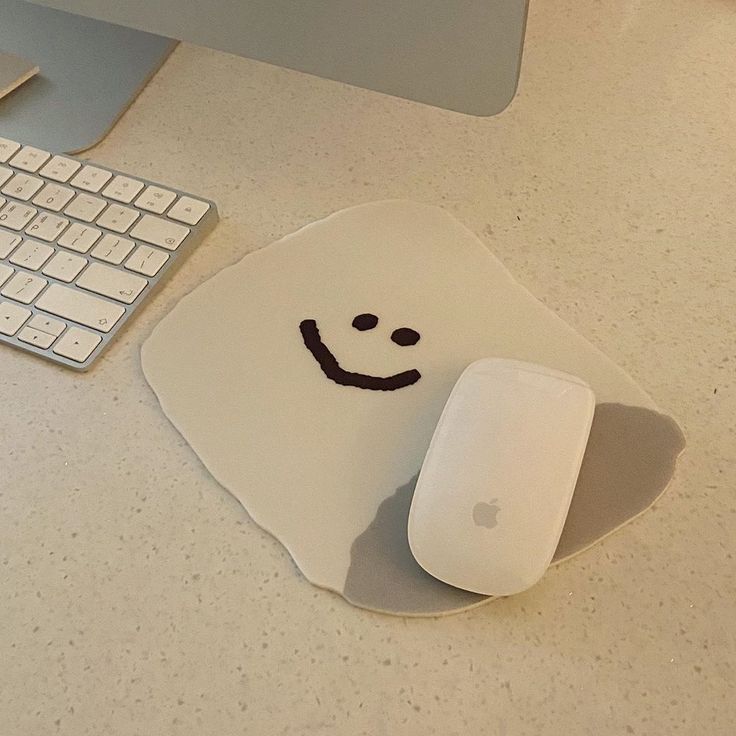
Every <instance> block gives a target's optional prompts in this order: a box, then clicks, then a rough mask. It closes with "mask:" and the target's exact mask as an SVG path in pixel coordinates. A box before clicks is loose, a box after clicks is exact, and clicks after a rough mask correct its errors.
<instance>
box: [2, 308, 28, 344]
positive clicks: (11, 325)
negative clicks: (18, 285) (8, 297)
mask: <svg viewBox="0 0 736 736" xmlns="http://www.w3.org/2000/svg"><path fill="white" fill-rule="evenodd" d="M30 316H31V310H30V309H24V308H23V307H19V306H18V305H17V304H11V303H10V302H0V335H8V336H11V335H15V333H16V332H18V330H19V329H20V328H21V326H22V325H23V323H24V322H25V321H26V320H27V319H28V318H29V317H30Z"/></svg>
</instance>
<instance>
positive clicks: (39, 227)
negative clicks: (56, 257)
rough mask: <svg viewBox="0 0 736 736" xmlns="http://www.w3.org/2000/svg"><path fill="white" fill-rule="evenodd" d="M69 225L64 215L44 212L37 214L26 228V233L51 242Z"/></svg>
mask: <svg viewBox="0 0 736 736" xmlns="http://www.w3.org/2000/svg"><path fill="white" fill-rule="evenodd" d="M68 225H69V220H67V219H66V217H59V216H58V215H50V214H48V213H46V212H42V213H41V214H39V215H38V216H37V217H36V219H35V220H34V221H33V222H32V223H31V224H30V225H29V226H28V227H27V228H26V234H27V235H32V236H33V237H34V238H38V239H39V240H45V241H46V242H47V243H52V242H53V241H54V240H56V238H58V237H59V235H61V234H62V233H63V232H64V230H66V228H67V227H68Z"/></svg>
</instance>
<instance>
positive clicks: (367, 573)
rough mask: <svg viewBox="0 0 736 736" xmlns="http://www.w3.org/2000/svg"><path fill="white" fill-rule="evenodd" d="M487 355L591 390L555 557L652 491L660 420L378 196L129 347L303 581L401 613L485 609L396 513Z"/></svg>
mask: <svg viewBox="0 0 736 736" xmlns="http://www.w3.org/2000/svg"><path fill="white" fill-rule="evenodd" d="M489 356H498V357H505V358H516V359H519V360H525V361H530V362H535V363H541V364H543V365H546V366H549V367H551V368H557V369H559V370H562V371H565V372H568V373H572V374H574V375H578V376H580V377H581V378H583V379H584V380H585V381H587V382H588V383H589V384H590V385H591V387H592V388H593V390H594V391H595V394H596V399H597V405H596V411H595V418H594V423H593V429H592V434H591V438H590V441H589V444H588V447H587V451H586V456H585V460H584V462H583V468H582V471H581V475H580V478H579V481H578V484H577V486H576V490H575V495H574V497H573V501H572V507H571V509H570V513H569V517H568V519H567V522H566V526H565V530H564V532H563V535H562V539H561V541H560V544H559V547H558V549H557V553H556V556H555V560H556V561H560V560H563V559H565V558H567V557H570V556H571V555H574V554H576V553H578V552H580V551H581V550H583V549H585V548H586V547H588V546H590V545H592V544H593V543H594V542H596V541H598V540H599V539H601V538H602V537H604V536H605V535H607V534H608V533H610V532H611V531H613V530H615V529H616V528H618V527H620V526H621V525H622V524H624V523H626V522H627V521H629V520H631V519H633V518H634V517H635V516H637V515H638V514H640V513H641V512H642V511H644V510H645V509H646V508H647V507H648V506H650V505H651V504H652V502H653V501H654V500H655V499H656V498H657V497H658V496H659V495H660V494H661V493H662V492H663V490H664V489H665V487H666V486H667V483H668V482H669V480H670V478H671V476H672V473H673V471H674V467H675V460H676V458H677V456H678V455H679V453H680V452H681V450H682V448H683V445H684V441H683V436H682V433H681V432H680V430H679V428H678V427H677V425H676V424H675V422H674V421H673V420H672V419H671V418H669V417H667V416H665V415H663V414H661V413H660V412H659V411H658V410H657V408H656V406H655V405H654V403H653V402H652V400H651V399H650V398H649V396H647V394H646V393H644V391H642V390H641V389H640V388H639V387H638V386H637V385H636V384H635V383H634V382H633V381H632V380H631V379H630V378H629V377H628V376H627V375H626V374H625V373H624V372H623V371H622V370H621V369H619V368H617V367H616V366H615V365H614V364H613V363H612V362H611V361H610V360H609V359H608V358H606V357H605V356H604V355H603V354H602V353H601V352H599V351H598V350H597V349H596V348H594V347H593V346H592V345H590V344H589V343H588V342H586V340H584V339H583V338H582V337H581V336H580V335H579V334H577V333H576V332H575V331H574V330H573V329H572V328H570V327H569V326H568V325H567V324H566V323H565V322H563V321H562V320H561V319H559V318H558V317H557V316H555V314H553V313H552V312H551V311H549V310H548V309H547V308H546V307H545V306H543V305H542V304H541V303H540V302H538V301H537V300H536V299H535V298H534V297H533V296H532V295H531V294H530V293H529V292H528V291H526V289H524V288H523V287H522V286H520V285H519V284H518V283H516V282H515V281H514V279H513V278H512V277H511V275H510V274H509V273H508V271H506V269H505V268H504V267H503V266H502V265H501V263H500V262H499V261H498V260H497V259H496V258H494V257H493V256H492V255H491V254H490V253H489V252H488V250H487V248H486V247H485V246H484V245H483V244H482V243H481V242H480V241H479V240H478V239H477V238H476V237H475V236H474V235H473V234H472V233H471V232H470V231H468V230H467V229H466V228H465V227H463V226H462V225H461V224H460V223H459V222H457V221H456V220H454V219H453V218H452V217H451V216H450V215H449V214H447V213H446V212H445V211H443V210H441V209H437V208H434V207H429V206H426V205H422V204H416V203H412V202H404V201H387V202H376V203H372V204H366V205H362V206H358V207H353V208H351V209H347V210H343V211H341V212H338V213H336V214H334V215H332V216H331V217H328V218H326V219H325V220H321V221H319V222H316V223H314V224H312V225H309V226H307V227H305V228H303V229H302V230H299V231H298V232H296V233H294V234H293V235H289V236H287V237H285V238H283V239H282V240H280V241H278V242H277V243H274V244H273V245H271V246H269V247H268V248H265V249H263V250H261V251H258V252H256V253H253V254H251V255H248V256H246V257H245V258H244V259H243V260H242V261H240V262H239V263H237V264H236V265H234V266H231V267H229V268H226V269H224V270H223V271H221V272H220V273H219V274H217V275H216V276H215V277H214V278H211V279H210V280H209V281H207V282H206V283H204V284H202V285H201V286H200V287H198V288H197V289H195V290H194V291H193V292H192V293H191V294H189V295H188V296H187V297H185V298H184V299H182V300H181V302H180V303H179V304H178V305H177V306H176V307H175V308H174V309H173V310H172V312H171V313H170V314H169V315H168V316H167V317H165V318H164V319H163V320H162V321H161V323H160V324H159V325H158V326H157V327H156V329H155V330H154V331H153V334H152V335H151V337H150V338H149V339H148V340H147V341H146V342H145V344H144V345H143V349H142V361H143V369H144V371H145V375H146V378H147V379H148V381H149V383H150V384H151V386H152V387H153V390H154V391H155V392H156V394H157V396H158V398H159V400H160V402H161V406H162V407H163V410H164V412H165V413H166V415H167V416H168V417H169V418H170V420H171V421H172V422H173V423H174V425H175V426H176V427H177V429H178V430H179V431H180V432H181V433H182V435H183V436H184V437H185V438H186V440H187V441H188V442H189V444H190V445H191V446H192V448H193V449H194V450H195V452H196V453H197V454H198V455H199V457H200V458H201V460H202V461H203V462H204V464H205V465H206V466H207V468H208V469H209V470H210V472H211V473H212V474H213V475H214V477H215V478H216V479H217V480H218V481H219V482H220V483H221V484H222V485H223V486H224V487H225V488H226V489H227V490H229V491H230V492H231V493H232V494H234V495H235V496H236V497H237V498H238V499H239V500H240V502H241V503H242V504H243V505H244V506H245V508H246V509H247V511H248V512H249V514H250V515H251V516H252V517H253V519H254V520H255V521H256V522H257V523H258V524H259V525H260V526H261V527H263V528H264V529H266V530H267V531H269V532H271V533H272V534H273V535H275V536H276V537H277V538H278V539H279V540H280V541H281V542H282V543H283V544H284V546H285V547H286V548H287V549H288V550H289V552H290V553H291V555H292V557H293V558H294V560H295V561H296V563H297V565H298V566H299V568H300V569H301V570H302V571H303V573H304V575H305V576H306V577H307V578H308V579H309V580H310V581H311V582H312V583H314V584H315V585H319V586H321V587H324V588H329V589H330V590H334V591H336V592H337V593H339V594H341V595H343V596H344V597H345V598H346V599H347V600H348V601H350V602H351V603H354V604H355V605H357V606H361V607H364V608H370V609H374V610H380V611H385V612H389V613H397V614H409V615H437V614H440V613H449V612H453V611H458V610H462V609H464V608H468V607H470V606H473V605H477V604H479V603H482V602H483V601H485V600H487V598H484V597H483V596H479V595H477V594H474V593H468V592H465V591H462V590H458V589H456V588H453V587H451V586H449V585H446V584H444V583H441V582H439V581H438V580H435V579H434V578H432V577H430V576H429V575H428V574H427V573H425V572H424V571H423V570H422V569H421V568H420V567H419V566H418V565H417V564H416V562H415V561H414V559H413V557H412V556H411V552H410V550H409V545H408V542H407V532H406V523H407V515H408V511H409V505H410V502H411V496H412V491H413V488H414V483H415V481H416V477H417V473H418V471H419V468H420V467H421V464H422V460H423V458H424V454H425V452H426V450H427V447H428V445H429V441H430V439H431V437H432V432H433V430H434V427H435V424H436V423H437V420H438V418H439V415H440V413H441V411H442V407H443V405H444V403H445V401H446V399H447V397H448V395H449V393H450V390H451V388H452V386H453V384H454V383H455V381H456V380H457V378H458V377H459V375H460V373H461V372H462V370H463V369H464V368H465V367H466V366H467V365H468V364H469V363H471V362H472V361H474V360H476V359H478V358H482V357H489ZM491 495H492V493H491Z"/></svg>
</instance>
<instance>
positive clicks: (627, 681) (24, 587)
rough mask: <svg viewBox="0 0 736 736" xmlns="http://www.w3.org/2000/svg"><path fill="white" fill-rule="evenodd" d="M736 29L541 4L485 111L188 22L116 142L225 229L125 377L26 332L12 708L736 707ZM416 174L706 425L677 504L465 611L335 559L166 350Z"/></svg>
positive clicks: (311, 724)
mask: <svg viewBox="0 0 736 736" xmlns="http://www.w3.org/2000/svg"><path fill="white" fill-rule="evenodd" d="M735 48H736V14H735V13H734V8H733V5H732V4H730V3H727V2H723V1H722V0H721V1H719V2H715V1H714V0H705V1H704V2H700V3H694V2H684V0H674V2H670V3H655V2H641V1H640V0H632V1H631V2H623V3H614V2H607V3H573V2H571V0H563V2H559V3H546V4H545V3H538V2H535V3H532V7H531V11H530V17H529V26H528V37H527V44H526V50H525V57H524V63H523V69H522V79H521V85H520V90H519V94H518V96H517V98H516V99H515V101H514V102H513V103H512V105H511V106H510V107H509V108H508V109H507V110H506V111H505V112H504V113H503V114H501V115H499V116H497V117H495V118H490V119H476V118H471V117H465V116H462V115H458V114H456V113H452V112H447V111H442V110H436V109H432V108H429V107H425V106H422V105H419V104H414V103H411V102H407V101H402V100H396V99H393V98H389V97H386V96H382V95H379V94H376V93H372V92H367V91H364V90H358V89H353V88H350V87H347V86H344V85H340V84H337V83H333V82H328V81H324V80H319V79H314V78H310V77H307V76H304V75H301V74H297V73H294V72H289V71H285V70H282V69H277V68H273V67H269V66H266V65H263V64H259V63H255V62H251V61H248V60H245V59H240V58H235V57H231V56H228V55H225V54H221V53H217V52H213V51H207V50H203V49H199V48H193V47H190V46H182V47H180V48H179V49H178V50H177V51H176V52H175V53H174V55H173V56H172V57H171V59H170V60H169V61H168V62H167V63H166V65H165V66H164V68H163V69H162V70H161V72H160V73H159V74H158V75H157V76H156V77H155V79H154V80H153V82H152V83H151V84H150V85H149V86H148V88H147V89H146V90H145V91H144V93H143V94H142V95H141V96H140V98H139V99H138V101H137V102H136V103H135V104H134V106H133V107H132V108H131V110H130V111H129V112H128V113H127V114H126V115H125V116H124V118H123V119H122V120H121V121H120V123H119V124H118V125H117V126H116V128H115V129H114V131H113V132H112V133H111V134H110V135H109V136H108V138H107V139H106V140H105V141H104V142H103V143H102V144H101V145H99V146H98V147H97V148H96V149H94V150H93V151H91V152H89V153H88V154H87V155H89V156H90V157H92V158H94V159H96V160H98V161H99V162H101V163H104V164H107V165H110V166H113V167H116V168H119V169H123V170H128V171H130V172H131V173H133V174H136V173H138V174H139V175H141V176H143V177H146V178H150V179H153V180H157V181H161V182H162V183H170V184H171V185H174V186H178V187H180V188H182V189H185V190H190V191H192V192H201V193H202V194H203V195H206V196H208V197H211V198H212V199H214V200H216V201H217V202H218V203H219V206H220V210H221V215H222V222H221V223H220V225H219V226H218V228H217V229H216V231H215V232H214V233H213V234H212V236H211V237H210V238H209V239H208V240H207V241H206V243H205V244H204V245H203V246H202V247H200V248H199V249H198V250H197V251H196V252H195V253H194V254H193V255H192V257H191V258H190V259H189V261H188V262H187V263H186V264H185V265H184V267H183V268H182V270H181V271H180V272H179V273H178V274H177V275H176V276H175V277H174V278H173V279H172V281H171V282H170V283H169V284H168V285H167V286H166V288H165V289H164V290H163V291H162V292H161V293H160V294H159V295H158V296H157V297H156V299H155V301H154V302H152V303H151V304H150V305H149V306H148V307H147V308H146V309H145V310H144V311H143V312H142V313H141V314H140V316H139V317H138V318H137V319H136V321H135V322H134V324H133V325H132V326H131V327H130V328H129V329H127V330H126V331H125V332H124V333H123V334H122V335H121V337H120V339H119V340H118V341H117V343H116V345H115V346H114V347H113V348H112V349H111V350H110V351H109V352H108V353H107V355H106V357H105V358H104V359H103V360H102V361H101V363H100V364H99V365H98V366H97V368H96V369H94V370H93V371H92V372H91V373H89V374H87V375H78V374H74V373H71V372H67V371H64V370H62V369H57V368H55V367H54V366H52V365H50V364H47V363H45V362H43V361H39V360H35V359H33V358H31V357H29V356H27V355H24V354H21V353H20V352H15V351H11V350H9V349H5V350H3V351H2V357H1V360H2V372H1V378H0V407H2V421H1V422H0V437H1V438H2V439H1V442H0V446H1V447H2V454H3V461H2V469H1V470H0V663H2V665H1V666H0V734H2V736H50V735H54V734H63V735H64V736H86V735H89V736H152V735H155V736H203V735H205V734H207V735H209V734H218V736H229V735H230V734H233V735H236V734H256V735H259V736H260V735H266V734H268V736H275V735H276V734H290V735H292V734H340V735H341V736H342V735H346V736H353V735H357V734H367V735H368V734H369V735H370V736H382V735H384V734H385V735H391V736H394V735H395V734H410V735H414V734H417V735H418V736H419V735H421V736H429V735H430V734H438V735H441V736H451V735H452V734H463V735H468V734H473V735H474V734H484V735H485V734H498V735H500V736H505V735H509V736H510V735H520V734H530V735H534V736H539V735H540V734H545V735H546V734H553V735H555V734H566V735H569V736H576V735H578V734H581V735H582V734H591V733H596V734H599V735H601V736H602V735H603V734H640V735H641V734H652V735H656V736H661V735H663V734H668V735H669V734H698V735H701V734H708V735H709V736H716V735H720V734H723V735H724V736H725V735H731V734H733V733H736V697H735V695H736V693H735V692H734V691H735V689H736V685H735V683H736V665H735V664H734V663H735V662H736V641H735V638H736V637H735V633H734V631H735V627H736V623H735V622H736V583H735V581H734V553H735V551H736V534H735V533H734V528H735V526H736V497H735V490H734V487H735V482H736V462H735V459H734V456H735V454H736V453H735V452H734V450H735V449H736V433H735V432H734V428H735V427H736V381H735V380H734V368H735V367H736V297H735V296H734V292H735V288H734V285H735V283H736V206H735V205H736V173H735V172H736V143H735V141H736V134H735V133H734V131H735V130H736V127H735V125H734V123H735V122H736V81H735V80H736V53H734V49H735ZM387 197H403V198H409V199H415V200H419V201H423V202H428V203H432V204H438V205H441V206H443V207H445V208H447V209H448V210H449V211H450V212H451V213H452V214H454V215H455V216H456V217H458V218H459V219H460V220H462V221H463V222H465V223H466V224H467V225H468V226H469V227H470V228H471V229H472V230H474V231H475V232H476V233H478V235H479V236H480V237H481V238H482V239H483V241H484V242H485V243H486V244H487V245H488V247H489V248H490V249H492V250H493V251H494V253H496V254H497V255H498V256H499V257H500V258H501V259H502V260H503V261H504V262H505V263H506V265H507V266H508V267H509V268H510V269H511V271H512V272H513V273H514V275H515V276H516V277H517V278H518V279H519V280H520V281H521V282H522V283H524V284H525V285H526V286H527V287H528V288H529V289H531V291H532V292H533V293H534V294H536V295H537V296H538V297H539V298H540V299H542V300H543V301H544V302H545V303H546V304H547V305H548V306H549V307H550V308H552V309H553V310H555V311H556V312H557V313H558V314H560V315H561V316H562V317H563V318H564V319H566V320H567V321H568V322H569V323H570V324H572V325H573V326H574V327H575V328H577V329H578V330H579V331H580V332H581V333H582V334H583V335H585V336H586V337H587V338H588V339H589V340H590V341H591V342H592V343H594V344H595V345H596V346H598V347H600V348H601V349H602V350H604V351H605V352H606V353H607V354H608V355H609V356H610V357H611V358H612V359H613V360H614V361H616V362H617V363H618V364H619V365H621V366H623V367H624V368H625V369H626V370H627V371H628V372H629V373H630V374H631V375H633V376H634V377H635V379H636V380H637V381H639V382H640V383H641V385H642V386H643V387H644V388H645V389H647V390H648V391H649V392H650V393H651V394H652V396H653V397H654V398H655V400H656V401H657V402H658V404H659V405H660V406H661V407H662V408H663V409H664V410H665V411H667V412H670V413H672V414H674V415H675V416H676V417H677V418H678V419H679V420H680V421H681V423H682V425H683V428H684V429H685V431H686V433H687V436H688V441H689V445H688V448H687V450H686V453H685V455H684V456H683V457H682V459H681V462H680V465H679V469H678V472H677V476H676V478H675V481H674V482H673V484H672V486H671V488H670V490H669V492H668V493H667V494H666V495H665V496H664V497H663V498H662V499H661V500H660V502H659V503H657V505H656V507H655V508H654V509H653V510H652V511H650V512H649V513H647V514H645V515H644V516H642V517H641V518H640V519H638V520H636V521H635V522H634V523H632V524H630V525H629V526H628V527H626V528H625V529H624V530H622V531H620V532H618V533H617V534H615V535H614V536H612V537H610V538H608V539H606V540H605V541H604V542H602V543H601V544H599V545H597V546H596V547H595V548H593V549H591V550H589V551H588V552H586V553H585V554H583V555H581V556H580V557H578V558H577V559H575V560H573V561H571V562H569V563H566V564H564V565H562V566H560V567H558V568H556V569H554V570H551V571H550V572H549V573H548V574H547V576H546V577H545V578H544V580H543V581H542V582H541V583H540V584H539V585H537V586H536V587H535V588H533V589H532V590H530V591H528V592H527V593H525V594H523V595H519V596H517V597H514V598H511V599H506V600H502V601H497V602H495V603H492V604H490V605H488V606H485V607H482V608H479V609H476V610H473V611H470V612H468V613H465V614H461V615H457V616H452V617H449V618H445V619H428V620H408V619H400V618H391V617H388V616H383V615H378V614H372V613H367V612H365V611H362V610H358V609H355V608H352V607H351V606H349V605H348V604H346V603H345V602H344V601H343V600H342V599H340V598H338V597H337V596H336V595H333V594H331V593H327V592H324V591H321V590H318V589H316V588H314V587H312V586H311V585H309V584H308V583H307V582H305V580H304V579H303V578H302V577H301V576H300V574H299V573H298V571H297V570H296V568H295V566H294V564H293V563H292V562H291V560H290V558H289V556H288V554H287V553H286V552H285V551H284V549H283V548H282V547H281V546H280V545H279V543H278V542H276V541H275V540H274V539H272V538H271V537H269V536H268V535H267V534H266V533H264V532H262V531H261V530H260V529H258V528H257V527H256V526H255V524H253V523H252V522H251V521H250V520H249V518H248V516H247V514H246V513H245V512H244V511H243V509H242V508H241V507H240V506H239V505H238V504H237V503H236V502H235V501H234V499H233V498H232V497H230V496H229V495H228V494H227V493H226V492H225V491H223V490H222V488H221V487H220V486H218V484H217V483H215V481H214V480H212V478H211V477H210V476H209V475H208V473H207V472H206V471H205V470H204V468H203V467H202V465H201V464H200V463H199V461H198V459H197V458H196V456H195V455H194V454H193V452H192V451H191V450H190V449H189V448H188V446H187V445H186V444H185V443H184V441H183V440H182V439H181V438H180V436H179V435H178V434H177V432H176V431H175V430H174V429H173V427H172V426H171V425H170V424H169V422H168V421H167V420H166V419H165V417H164V416H163V414H162V413H161V411H160V410H159V408H158V406H157V402H156V399H155V397H154V395H153V393H152V392H151V391H150V390H149V388H148V387H147V385H146V383H145V381H144V379H143V376H142V373H141V369H140V361H139V348H140V345H141V342H142V341H143V340H144V339H145V337H146V336H147V335H148V334H149V333H150V331H151V329H152V328H153V326H154V325H155V324H156V323H157V321H158V320H159V319H160V318H161V317H162V316H163V315H164V314H165V313H166V312H167V311H168V310H170V309H171V308H172V307H173V305H174V304H176V302H177V300H178V299H179V298H181V297H182V296H183V295H184V294H186V293H187V292H188V291H190V290H191V289H192V288H193V287H195V286H196V285H197V284H199V283H201V282H202V281H203V280H204V279H205V278H207V277H208V276H210V275H211V274H213V273H215V272H216V271H218V270H219V269H221V268H222V267H223V266H226V265H228V264H230V263H233V262H234V261H236V260H238V259H240V258H241V257H242V256H243V255H245V254H246V253H248V252H251V251H254V250H256V249H258V248H261V247H263V246H265V245H267V244H268V243H269V242H270V241H272V240H274V239H276V238H278V237H280V236H282V235H284V234H286V233H288V232H290V231H292V230H294V229H296V228H298V227H300V226H302V225H304V224H306V223H308V222H310V221H311V220H314V219H316V218H320V217H323V216H325V215H327V214H328V213H330V212H332V211H334V210H337V209H339V208H342V207H346V206H349V205H353V204H357V203H360V202H366V201H369V200H375V199H382V198H387Z"/></svg>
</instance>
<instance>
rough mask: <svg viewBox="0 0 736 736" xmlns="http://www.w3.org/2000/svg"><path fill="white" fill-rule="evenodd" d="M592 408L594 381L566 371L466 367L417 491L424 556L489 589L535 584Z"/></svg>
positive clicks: (429, 566) (500, 362)
mask: <svg viewBox="0 0 736 736" xmlns="http://www.w3.org/2000/svg"><path fill="white" fill-rule="evenodd" d="M594 409H595V397H594V395H593V392H592V391H591V389H590V388H589V387H588V385H587V384H585V383H584V382H583V381H582V380H580V379H579V378H576V377H574V376H570V375H568V374H566V373H562V372H560V371H556V370H552V369H549V368H545V367H543V366H538V365H534V364H531V363H523V362H520V361H516V360H504V359H497V358H488V359H483V360H479V361H476V362H475V363H472V364H471V365H470V366H468V368H467V369H466V370H465V371H464V373H463V374H462V375H461V376H460V378H459V379H458V381H457V383H456V385H455V387H454V388H453V390H452V393H451V394H450V397H449V399H448V401H447V404H446V406H445V408H444V411H443V412H442V415H441V417H440V420H439V423H438V425H437V428H436V430H435V433H434V436H433V438H432V441H431V443H430V446H429V450H428V452H427V455H426V457H425V460H424V463H423V465H422V469H421V471H420V474H419V478H418V480H417V484H416V489H415V491H414V497H413V500H412V504H411V510H410V513H409V523H408V535H409V545H410V547H411V550H412V553H413V555H414V557H415V558H416V560H417V562H418V563H419V564H420V565H421V566H422V567H423V568H424V569H425V570H426V571H427V572H428V573H429V574H430V575H433V576H434V577H436V578H438V579H439V580H442V581H444V582H446V583H449V584H450V585H453V586H455V587H458V588H463V589H465V590H470V591H473V592H475V593H480V594H483V595H490V596H506V595H512V594H514V593H518V592H521V591H523V590H526V589H527V588H529V587H531V586H532V585H534V584H535V583H536V582H537V581H538V580H539V579H540V578H541V577H542V575H543V574H544V572H545V570H546V569H547V567H548V566H549V564H550V562H551V561H552V556H553V555H554V552H555V549H556V547H557V543H558V542H559V539H560V535H561V534H562V528H563V525H564V523H565V519H566V517H567V512H568V510H569V507H570V502H571V500H572V495H573V491H574V490H575V483H576V481H577V477H578V473H579V472H580V465H581V463H582V460H583V454H584V452H585V447H586V444H587V441H588V436H589V433H590V427H591V423H592V420H593V412H594Z"/></svg>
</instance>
